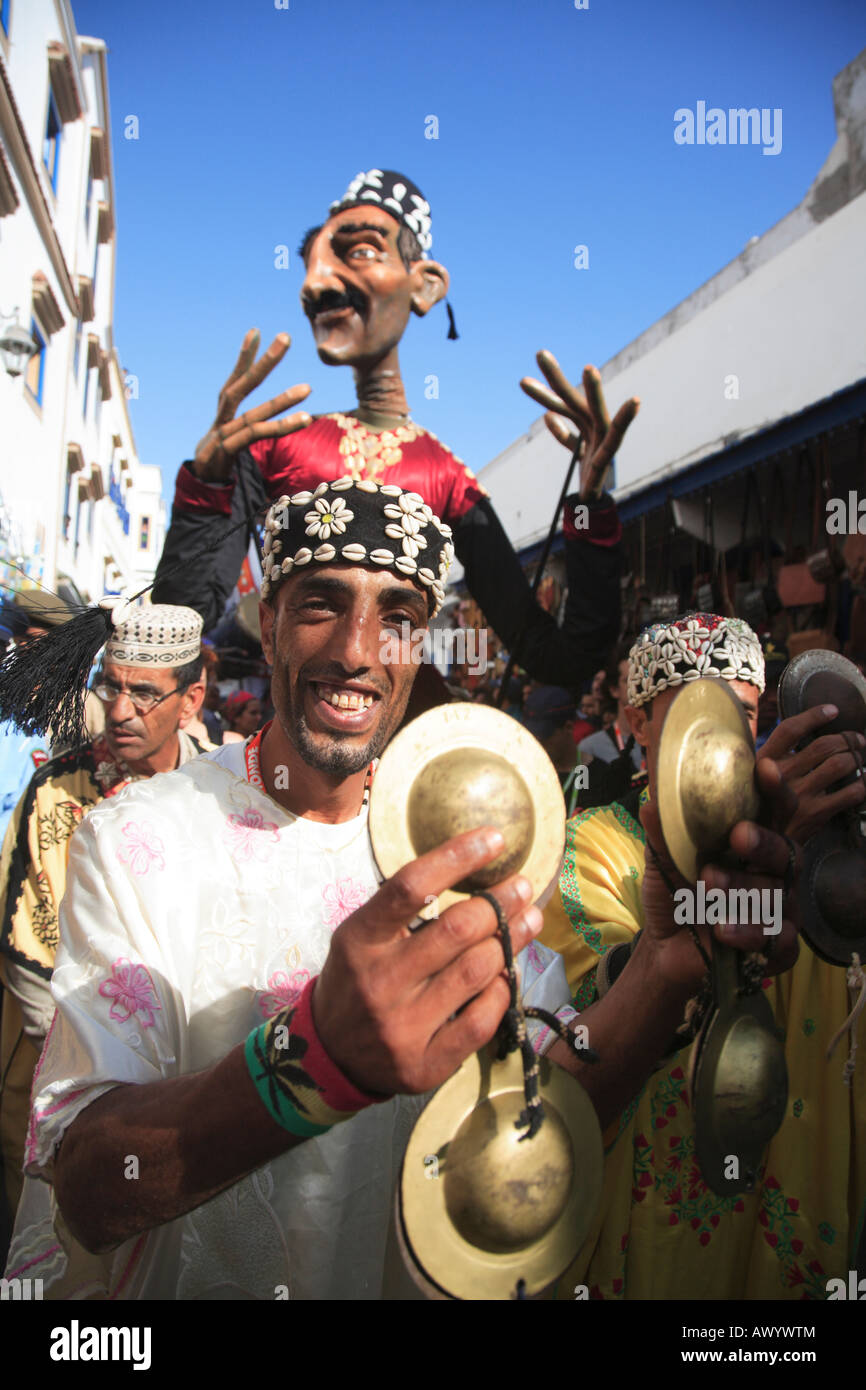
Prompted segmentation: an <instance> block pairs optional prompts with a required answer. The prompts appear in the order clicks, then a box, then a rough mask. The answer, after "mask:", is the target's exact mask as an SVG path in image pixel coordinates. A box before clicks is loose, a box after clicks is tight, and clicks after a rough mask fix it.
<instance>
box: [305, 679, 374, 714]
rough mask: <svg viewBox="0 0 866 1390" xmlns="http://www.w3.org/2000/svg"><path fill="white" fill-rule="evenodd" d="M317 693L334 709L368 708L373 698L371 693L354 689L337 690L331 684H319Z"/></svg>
mask: <svg viewBox="0 0 866 1390" xmlns="http://www.w3.org/2000/svg"><path fill="white" fill-rule="evenodd" d="M319 693H320V696H321V698H322V699H323V700H324V701H325V702H326V703H327V704H329V705H331V706H332V707H333V708H334V709H354V710H360V709H369V708H370V706H371V705H372V703H373V699H374V697H373V696H372V695H364V694H363V693H361V692H359V691H355V690H353V691H346V690H339V689H335V688H334V686H332V685H321V686H320V687H319Z"/></svg>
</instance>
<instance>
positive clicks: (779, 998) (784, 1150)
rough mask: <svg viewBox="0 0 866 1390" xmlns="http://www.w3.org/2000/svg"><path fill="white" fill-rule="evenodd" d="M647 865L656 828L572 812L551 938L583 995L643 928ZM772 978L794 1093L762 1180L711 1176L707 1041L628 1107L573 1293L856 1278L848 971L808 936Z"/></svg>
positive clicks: (648, 1294)
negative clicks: (842, 1034)
mask: <svg viewBox="0 0 866 1390" xmlns="http://www.w3.org/2000/svg"><path fill="white" fill-rule="evenodd" d="M643 875H644V832H643V828H642V827H641V826H640V825H639V824H638V822H637V821H635V820H633V819H632V818H631V817H630V816H629V815H628V814H627V812H626V811H625V810H624V809H623V808H622V807H621V806H619V805H616V804H614V805H611V806H605V807H599V808H596V809H593V810H589V811H584V812H582V813H579V814H578V815H576V816H574V817H572V819H571V820H569V822H568V834H567V843H566V855H565V864H564V867H563V871H562V875H561V877H560V884H559V891H558V892H557V893H556V894H555V896H554V898H553V900H552V901H551V903H550V904H549V906H548V908H547V909H546V910H545V925H544V930H543V931H542V934H541V940H542V941H544V942H545V943H546V944H547V945H548V946H550V947H552V948H553V949H554V950H556V951H558V952H559V953H560V954H561V955H562V956H563V958H564V959H565V962H566V970H567V972H568V979H569V984H570V986H571V989H572V992H573V994H574V996H575V998H574V1002H575V1004H576V1005H577V1006H578V1007H580V1008H586V1007H587V1006H588V1005H589V1004H590V1003H591V1002H592V1000H593V998H594V997H595V972H596V968H597V966H598V963H599V960H600V958H601V956H602V955H603V954H604V953H605V952H606V951H607V950H608V949H609V948H610V947H612V946H614V945H617V944H619V943H620V942H624V941H629V940H631V939H632V938H633V937H634V935H635V934H636V932H637V931H638V929H639V928H640V926H641V922H642V906H641V896H640V894H641V886H642V883H643ZM615 988H616V986H614V989H615ZM764 988H765V990H766V993H767V999H768V1001H769V1003H770V1007H771V1008H772V1010H773V1012H774V1014H775V1018H776V1023H777V1025H778V1027H779V1028H780V1029H782V1031H783V1032H784V1034H785V1055H786V1058H787V1063H788V1073H789V1095H788V1109H787V1113H786V1115H785V1119H784V1121H783V1123H782V1126H781V1128H780V1130H779V1132H778V1133H777V1134H776V1136H775V1138H774V1139H773V1140H772V1142H771V1144H770V1145H769V1146H768V1148H767V1150H766V1152H765V1155H764V1161H763V1164H762V1167H761V1169H760V1173H759V1180H758V1183H757V1185H756V1188H755V1191H754V1192H753V1193H751V1194H748V1195H744V1196H741V1197H717V1196H716V1195H715V1194H714V1193H713V1192H711V1191H710V1190H709V1188H708V1187H707V1186H706V1184H705V1183H704V1181H703V1179H702V1177H701V1173H700V1170H699V1168H698V1167H697V1164H696V1161H695V1129H694V1121H693V1118H692V1113H691V1110H690V1108H689V1102H688V1097H687V1083H688V1075H689V1063H690V1060H691V1048H688V1049H684V1050H682V1051H680V1052H678V1053H676V1054H675V1055H674V1056H673V1057H669V1058H668V1059H667V1060H666V1061H665V1062H664V1063H663V1065H662V1066H661V1068H660V1069H659V1070H658V1071H656V1072H654V1073H653V1075H652V1077H651V1078H650V1080H649V1081H648V1082H647V1083H646V1085H645V1087H644V1089H643V1091H642V1093H641V1094H640V1096H638V1097H637V1098H636V1100H635V1101H634V1102H633V1103H632V1104H631V1105H630V1106H629V1107H628V1108H627V1109H626V1111H625V1113H624V1114H623V1115H622V1116H621V1118H620V1122H619V1126H618V1134H617V1127H616V1126H614V1127H612V1133H611V1132H610V1131H609V1132H608V1134H607V1135H606V1139H607V1140H608V1141H612V1143H611V1147H610V1148H609V1150H608V1153H607V1158H606V1163H605V1187H604V1197H603V1201H602V1204H601V1207H600V1209H599V1211H598V1213H597V1217H596V1221H595V1223H594V1226H593V1229H592V1231H591V1232H590V1235H589V1237H588V1239H587V1241H586V1244H585V1245H584V1248H583V1250H582V1251H581V1254H580V1257H579V1258H578V1261H577V1263H576V1264H575V1265H574V1266H573V1268H572V1269H571V1270H570V1271H569V1273H568V1274H567V1275H566V1276H564V1278H563V1279H562V1280H561V1281H560V1284H559V1289H558V1292H559V1296H560V1297H563V1298H573V1297H574V1288H575V1286H576V1285H578V1284H584V1285H586V1286H587V1287H588V1289H589V1294H590V1297H591V1298H618V1299H711V1298H718V1299H736V1298H740V1299H743V1298H745V1299H779V1300H781V1299H803V1298H808V1299H826V1297H827V1287H826V1286H827V1281H828V1279H830V1278H838V1277H841V1278H843V1279H846V1280H847V1277H848V1270H849V1269H853V1268H855V1263H854V1252H855V1248H856V1243H857V1237H858V1226H859V1223H861V1222H862V1221H863V1217H864V1207H866V1067H864V1066H863V1064H862V1062H861V1064H860V1065H859V1066H858V1067H857V1069H856V1071H855V1074H854V1082H853V1085H852V1087H851V1088H850V1089H849V1088H848V1087H846V1086H845V1085H844V1084H843V1080H842V1072H843V1067H844V1063H845V1043H843V1044H842V1045H841V1046H840V1048H839V1049H837V1051H836V1053H835V1054H834V1056H833V1059H832V1060H831V1061H830V1062H829V1063H828V1062H827V1061H825V1053H826V1049H827V1045H828V1043H829V1041H830V1039H831V1038H832V1037H833V1034H834V1033H835V1031H836V1029H837V1028H838V1027H839V1026H840V1024H841V1023H842V1022H843V1021H844V1020H845V1018H846V1017H847V1015H848V1011H849V1007H850V1005H849V996H848V990H847V987H846V981H845V971H844V970H843V969H841V968H839V967H838V966H833V965H828V964H827V963H825V962H824V961H822V960H819V959H818V957H817V956H815V955H814V954H813V953H812V951H811V950H810V949H809V947H808V946H807V945H806V943H805V942H804V941H802V940H801V943H800V956H799V959H798V961H797V964H796V965H795V966H794V968H793V969H792V970H790V971H788V972H787V973H786V974H784V975H781V976H778V977H775V978H773V979H772V980H765V981H764ZM862 1028H863V1024H862V1022H861V1037H862ZM861 1054H862V1048H861Z"/></svg>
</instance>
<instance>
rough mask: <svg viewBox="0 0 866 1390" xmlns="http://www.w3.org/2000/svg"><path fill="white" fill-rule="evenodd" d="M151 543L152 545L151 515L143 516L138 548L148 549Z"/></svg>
mask: <svg viewBox="0 0 866 1390" xmlns="http://www.w3.org/2000/svg"><path fill="white" fill-rule="evenodd" d="M149 545H150V517H149V516H143V517H142V518H141V530H140V532H139V534H138V548H139V550H147V548H148V546H149Z"/></svg>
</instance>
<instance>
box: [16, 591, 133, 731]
mask: <svg viewBox="0 0 866 1390" xmlns="http://www.w3.org/2000/svg"><path fill="white" fill-rule="evenodd" d="M112 628H113V624H112V621H111V614H110V613H109V612H107V611H106V610H105V609H104V608H85V609H84V610H83V611H82V612H80V613H79V614H78V615H77V616H76V617H74V618H70V619H69V622H67V623H62V624H61V625H60V626H59V627H55V628H52V630H51V631H50V632H46V634H45V636H44V637H34V638H32V640H31V641H29V642H28V643H27V644H26V645H25V646H19V647H15V648H14V649H13V650H12V651H11V652H10V653H9V655H8V656H7V657H6V658H5V660H4V661H3V662H2V664H0V720H2V721H6V720H9V721H10V722H11V723H12V724H15V725H16V726H17V728H19V729H20V730H21V731H22V733H25V734H43V735H45V736H48V734H49V730H50V737H51V742H52V744H55V745H58V746H59V745H64V746H65V745H72V746H73V747H77V746H78V745H79V744H80V743H83V742H84V741H85V739H86V738H87V731H86V728H85V724H84V702H85V699H86V696H87V681H88V678H89V676H90V671H91V667H92V666H93V661H94V658H95V657H96V654H97V652H98V651H99V649H100V648H101V647H103V646H104V645H105V643H106V641H107V640H108V638H109V636H110V634H111V631H112Z"/></svg>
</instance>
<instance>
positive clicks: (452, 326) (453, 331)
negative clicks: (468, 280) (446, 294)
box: [445, 299, 460, 339]
mask: <svg viewBox="0 0 866 1390" xmlns="http://www.w3.org/2000/svg"><path fill="white" fill-rule="evenodd" d="M445 311H446V313H447V314H448V337H449V338H451V339H454V338H459V337H460V334H459V333H458V332H457V324H456V323H455V322H454V310H453V309H452V308H451V301H450V300H449V299H446V300H445Z"/></svg>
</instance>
